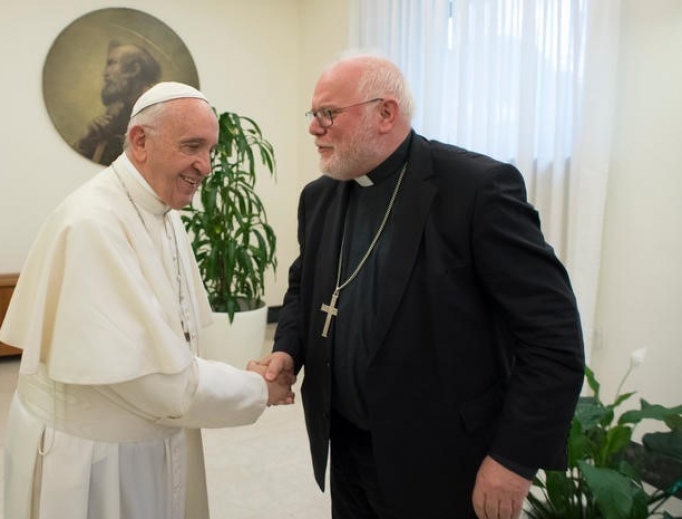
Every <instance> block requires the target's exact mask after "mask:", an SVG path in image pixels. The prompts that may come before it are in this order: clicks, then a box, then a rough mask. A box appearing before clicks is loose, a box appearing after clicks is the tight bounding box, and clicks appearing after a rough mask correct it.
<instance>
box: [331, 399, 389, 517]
mask: <svg viewBox="0 0 682 519" xmlns="http://www.w3.org/2000/svg"><path fill="white" fill-rule="evenodd" d="M329 479H330V484H331V485H330V486H331V503H332V519H397V515H395V513H393V511H392V510H391V507H390V505H389V503H387V502H386V500H385V498H384V496H383V494H382V492H381V489H380V487H379V481H378V478H377V472H376V466H375V463H374V452H373V449H372V435H371V433H370V432H368V431H364V430H362V429H359V428H358V427H356V426H355V425H354V424H352V423H351V422H349V421H348V420H346V419H345V418H343V417H342V416H341V415H339V414H338V413H334V412H333V413H332V420H331V466H330V473H329Z"/></svg>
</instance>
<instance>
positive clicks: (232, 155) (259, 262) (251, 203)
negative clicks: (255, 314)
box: [182, 112, 277, 321]
mask: <svg viewBox="0 0 682 519" xmlns="http://www.w3.org/2000/svg"><path fill="white" fill-rule="evenodd" d="M218 120H219V127H220V131H219V136H218V144H217V146H216V148H215V150H214V152H213V156H212V160H211V163H212V168H213V173H212V174H211V175H210V176H209V177H208V178H207V179H206V180H204V182H203V184H202V186H201V188H200V191H199V198H200V200H201V205H200V206H195V205H194V204H192V205H190V206H189V207H188V208H187V209H186V210H185V214H184V215H183V217H182V219H183V221H184V223H185V227H186V228H187V230H188V231H189V233H190V235H191V236H192V247H193V249H194V253H195V255H196V258H197V263H198V265H199V270H200V271H201V275H202V278H203V280H204V283H205V285H206V291H207V292H208V298H209V301H210V303H211V308H212V309H213V311H214V312H226V313H227V314H228V316H229V319H230V321H232V320H233V319H234V314H235V312H237V311H240V310H253V309H255V308H259V307H261V306H263V305H264V302H263V299H262V298H263V292H264V288H265V272H266V271H267V270H268V269H269V268H272V269H273V271H274V270H275V269H276V268H277V258H276V256H275V247H276V243H277V240H276V237H275V233H274V231H273V229H272V227H271V226H270V224H269V223H268V219H267V215H266V211H265V207H264V206H263V202H262V201H261V199H260V197H259V196H258V194H257V193H256V190H255V183H256V166H257V162H258V161H257V158H259V159H260V163H262V165H264V166H265V169H266V170H267V171H268V172H269V173H270V174H271V175H274V172H275V155H274V151H273V147H272V145H271V144H270V142H268V141H267V140H266V139H265V138H264V137H263V134H262V132H261V129H260V127H259V126H258V125H257V124H256V122H255V121H254V120H253V119H250V118H248V117H245V116H242V115H238V114H236V113H233V112H223V113H221V114H219V115H218Z"/></svg>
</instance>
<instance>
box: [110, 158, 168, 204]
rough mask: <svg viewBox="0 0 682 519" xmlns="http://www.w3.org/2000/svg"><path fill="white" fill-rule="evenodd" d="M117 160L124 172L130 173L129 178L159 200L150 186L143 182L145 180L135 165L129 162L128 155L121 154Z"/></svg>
mask: <svg viewBox="0 0 682 519" xmlns="http://www.w3.org/2000/svg"><path fill="white" fill-rule="evenodd" d="M119 160H120V161H121V166H123V167H124V168H125V169H126V171H128V173H130V174H131V176H132V177H133V178H134V179H135V180H137V181H138V182H139V183H140V185H141V186H142V187H143V188H144V189H145V191H147V192H148V193H150V194H152V195H154V196H155V197H156V198H159V195H157V194H156V192H155V191H154V190H153V189H152V186H150V185H149V183H148V182H147V181H146V180H145V178H144V177H143V176H142V173H140V172H139V171H138V170H137V168H136V167H135V165H134V164H133V163H132V162H131V161H130V159H129V158H128V155H126V154H125V153H122V154H121V157H120V159H119Z"/></svg>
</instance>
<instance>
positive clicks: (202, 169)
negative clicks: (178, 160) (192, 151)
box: [194, 151, 212, 177]
mask: <svg viewBox="0 0 682 519" xmlns="http://www.w3.org/2000/svg"><path fill="white" fill-rule="evenodd" d="M194 168H195V169H196V170H197V171H198V172H199V173H201V175H202V176H203V177H207V176H209V175H210V174H211V169H212V168H211V152H210V151H209V152H206V153H202V154H200V155H199V156H198V157H197V160H196V162H195V163H194Z"/></svg>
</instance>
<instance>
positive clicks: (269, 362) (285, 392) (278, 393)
mask: <svg viewBox="0 0 682 519" xmlns="http://www.w3.org/2000/svg"><path fill="white" fill-rule="evenodd" d="M246 369H247V370H249V371H255V372H256V373H260V374H261V375H262V376H263V378H264V379H265V382H267V384H268V405H280V404H293V403H294V393H293V391H292V390H291V386H292V385H293V384H294V383H295V382H296V375H294V359H292V358H291V355H289V354H288V353H284V352H281V351H278V352H275V353H271V354H270V355H268V356H267V357H264V358H263V359H261V360H252V361H250V362H249V364H248V365H247V367H246Z"/></svg>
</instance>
